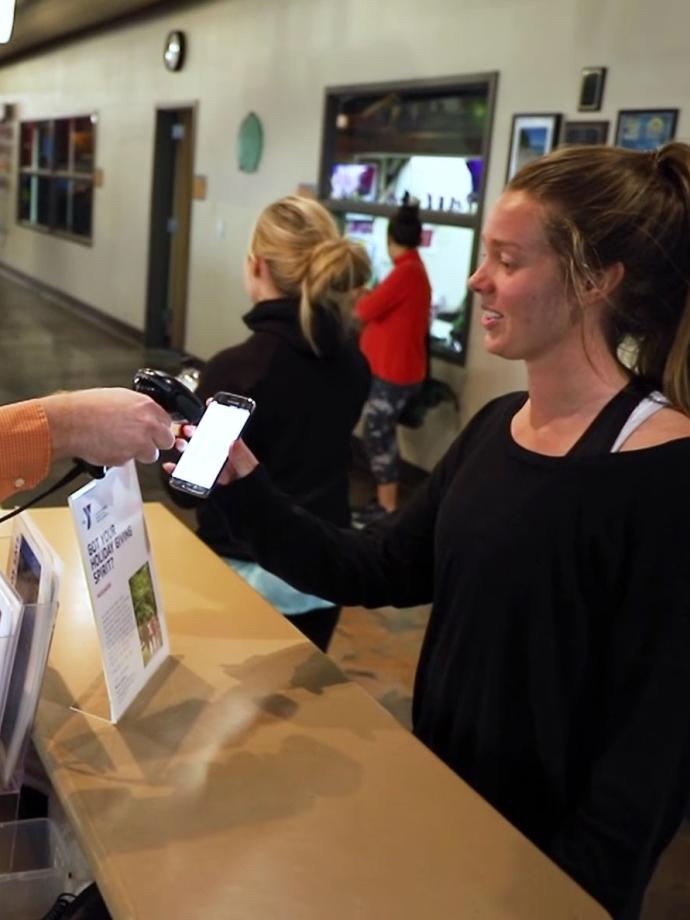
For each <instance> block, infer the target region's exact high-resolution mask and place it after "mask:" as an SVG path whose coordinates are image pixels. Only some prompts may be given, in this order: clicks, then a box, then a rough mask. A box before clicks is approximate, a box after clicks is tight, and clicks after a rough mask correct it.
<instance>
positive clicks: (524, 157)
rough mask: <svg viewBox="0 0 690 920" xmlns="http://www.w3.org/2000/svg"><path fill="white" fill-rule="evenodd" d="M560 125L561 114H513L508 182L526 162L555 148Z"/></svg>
mask: <svg viewBox="0 0 690 920" xmlns="http://www.w3.org/2000/svg"><path fill="white" fill-rule="evenodd" d="M560 127H561V116H560V115H554V114H549V115H513V127H512V130H511V132H510V150H509V151H508V171H507V173H506V182H509V181H510V179H512V177H513V176H514V175H515V173H516V172H517V171H518V170H519V169H520V168H521V167H522V166H524V165H525V164H526V163H529V162H530V161H531V160H536V159H537V157H541V156H544V154H545V153H549V151H551V150H553V148H554V147H555V146H556V141H557V140H558V132H559V130H560Z"/></svg>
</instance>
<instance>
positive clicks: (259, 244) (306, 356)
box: [197, 196, 370, 650]
mask: <svg viewBox="0 0 690 920" xmlns="http://www.w3.org/2000/svg"><path fill="white" fill-rule="evenodd" d="M369 275H370V266H369V261H368V258H367V255H366V252H365V250H364V249H363V248H362V247H361V246H359V245H356V244H353V243H351V242H349V241H347V240H345V239H343V238H342V237H341V235H340V234H339V232H338V229H337V227H336V225H335V222H334V221H333V218H332V217H331V215H330V214H329V213H328V212H327V211H326V210H325V209H324V208H323V207H322V206H321V205H320V204H319V203H318V202H316V201H313V200H311V199H308V198H301V197H297V196H289V197H287V198H283V199H281V200H280V201H277V202H275V203H274V204H271V205H269V206H268V207H267V208H266V209H265V210H264V211H263V212H262V214H261V215H260V217H259V219H258V220H257V222H256V226H255V227H254V230H253V232H252V236H251V240H250V244H249V252H248V254H247V258H246V262H245V270H244V279H245V288H246V291H247V294H248V295H249V298H250V300H251V301H252V302H253V304H254V306H253V307H252V309H251V310H250V311H249V312H248V313H247V314H246V316H244V322H245V324H246V325H247V326H248V327H249V329H250V331H251V334H250V336H249V338H248V339H247V340H246V341H245V342H243V343H242V344H240V345H236V346H233V347H231V348H226V349H224V350H223V351H221V352H219V353H218V354H217V355H215V357H213V358H211V360H210V361H209V362H208V363H207V364H206V366H205V367H204V369H203V371H202V374H201V378H200V381H199V388H198V393H199V395H200V396H201V397H202V398H203V399H206V398H208V397H209V396H213V394H214V393H216V392H217V391H219V390H228V391H231V392H236V393H241V394H243V395H245V396H251V397H252V398H253V399H254V400H255V401H256V411H255V412H254V414H253V416H252V418H251V420H250V422H249V424H248V425H247V427H246V429H245V437H246V441H247V443H248V444H249V445H251V447H252V449H254V450H256V451H257V452H258V453H260V455H261V456H262V457H263V458H264V462H265V463H266V466H267V468H268V469H269V470H270V471H271V475H272V476H273V477H274V479H275V481H276V483H277V484H278V485H279V486H280V487H281V488H282V489H284V490H285V492H286V493H287V494H288V495H290V496H291V497H292V498H293V499H294V500H295V501H296V502H297V503H298V504H300V505H301V506H303V507H304V508H306V509H308V510H310V511H312V512H313V513H314V514H317V515H319V516H320V517H322V518H324V519H326V520H328V521H332V522H333V523H334V524H341V525H347V524H348V523H349V503H348V475H347V471H348V467H349V463H350V436H351V432H352V429H353V428H354V426H355V424H356V422H357V419H358V418H359V415H360V412H361V410H362V406H363V404H364V401H365V399H366V395H367V392H368V388H369V372H368V369H367V365H366V361H365V360H364V358H363V357H362V356H361V355H360V353H359V350H358V348H357V343H356V339H355V337H354V335H353V333H352V331H351V329H350V318H351V313H352V307H353V304H354V299H355V292H356V290H357V289H358V288H361V287H362V286H364V285H365V284H366V282H367V280H368V278H369ZM228 492H229V490H228V489H224V488H222V487H221V488H217V489H216V490H215V491H214V492H213V493H212V494H211V496H210V497H209V498H208V499H206V501H204V502H202V503H201V504H199V505H198V507H197V518H198V524H199V526H198V534H199V536H200V537H201V538H202V539H203V540H204V541H205V542H206V543H207V544H208V545H209V546H211V548H212V549H214V550H215V551H216V552H217V553H219V554H220V555H222V556H224V557H226V558H227V559H228V561H229V563H230V564H231V565H232V566H233V567H234V568H235V569H236V571H238V572H239V574H240V575H242V576H243V577H244V578H245V579H246V580H247V581H248V582H249V583H250V584H252V585H253V587H255V588H256V589H257V590H258V591H259V593H261V594H263V595H264V597H266V598H267V600H269V601H270V602H271V603H272V604H273V605H274V606H276V607H277V608H278V609H280V610H281V611H282V612H283V613H284V614H286V615H287V616H289V617H290V620H291V622H292V623H293V624H294V625H295V626H297V627H298V628H299V629H300V630H301V631H302V632H303V633H304V634H305V635H307V636H308V638H310V639H311V640H312V641H313V642H314V643H315V644H316V645H318V646H319V647H320V648H322V649H324V650H325V649H326V647H327V645H328V642H329V640H330V638H331V635H332V633H333V631H334V629H335V626H336V623H337V620H338V614H339V610H340V608H339V607H336V606H334V605H333V604H332V603H330V602H329V601H325V600H323V599H322V598H320V597H315V596H313V595H310V594H304V593H302V592H300V591H296V590H295V589H293V588H291V587H290V586H289V585H287V584H286V583H285V582H283V581H281V580H280V579H279V578H276V577H275V576H273V575H271V574H270V573H268V572H266V571H265V570H264V569H262V568H261V567H260V566H259V565H257V564H256V563H255V561H254V558H253V555H252V552H251V550H250V549H249V547H247V546H246V545H245V544H243V543H242V542H241V541H239V540H238V539H237V538H236V536H235V535H234V533H233V531H232V528H231V527H230V524H229V521H228V516H227V504H228V501H229V500H230V498H229V495H228Z"/></svg>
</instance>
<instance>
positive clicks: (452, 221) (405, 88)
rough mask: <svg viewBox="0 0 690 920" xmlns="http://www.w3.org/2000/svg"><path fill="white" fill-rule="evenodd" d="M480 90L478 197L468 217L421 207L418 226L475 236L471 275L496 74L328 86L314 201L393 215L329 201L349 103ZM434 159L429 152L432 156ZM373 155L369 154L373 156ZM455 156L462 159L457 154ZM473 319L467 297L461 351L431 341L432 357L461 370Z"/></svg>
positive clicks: (334, 208)
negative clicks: (342, 120) (340, 120)
mask: <svg viewBox="0 0 690 920" xmlns="http://www.w3.org/2000/svg"><path fill="white" fill-rule="evenodd" d="M472 87H482V89H483V91H484V93H485V100H486V121H485V128H484V131H483V134H482V138H481V150H480V152H479V156H480V157H481V159H482V162H483V170H482V180H481V186H480V189H479V192H478V196H477V207H476V209H475V210H474V211H473V212H472V213H456V212H452V211H439V210H430V209H425V208H420V210H419V217H420V220H421V221H422V224H433V225H437V226H454V227H461V228H467V229H470V230H472V231H473V234H474V238H473V242H472V247H471V255H470V263H469V270H470V274H471V272H472V271H473V270H474V268H475V267H476V264H477V256H478V253H479V247H480V229H481V226H482V219H483V212H484V203H485V199H486V187H487V178H488V172H489V157H490V151H491V134H492V129H493V122H494V116H495V110H496V93H497V88H498V73H497V72H495V71H489V72H486V73H476V74H466V75H465V74H463V75H458V76H451V77H442V78H438V79H433V78H432V79H423V80H396V81H389V82H385V83H367V84H364V83H359V84H354V85H348V86H332V87H327V88H326V90H325V97H324V108H323V120H322V137H321V162H320V169H319V180H318V190H317V196H318V199H319V201H320V202H321V203H322V204H323V205H324V206H325V207H326V208H328V210H329V211H331V212H332V213H333V215H334V216H335V217H336V218H338V217H341V216H342V217H343V218H344V216H345V213H352V212H356V213H357V214H363V215H371V216H373V217H385V218H390V217H391V216H392V215H393V214H394V213H395V211H396V210H397V205H390V204H384V203H379V202H363V201H357V202H355V201H352V200H349V199H340V198H331V197H329V186H330V175H331V168H332V166H333V165H334V163H335V162H336V135H337V125H336V122H337V117H338V114H339V113H340V112H341V111H342V106H343V104H345V103H349V102H352V101H353V100H356V99H361V98H362V97H369V96H375V95H379V94H380V95H382V96H383V95H385V94H393V93H394V94H397V95H399V96H401V97H403V98H424V97H433V96H434V95H437V94H439V95H452V94H453V93H457V94H458V95H462V94H463V93H466V92H467V90H468V89H469V88H472ZM430 153H431V154H432V155H433V151H430ZM372 156H373V154H372ZM458 156H461V154H460V153H458ZM471 319H472V297H471V295H470V294H469V293H468V294H467V295H466V298H465V304H464V325H463V333H462V338H461V339H460V345H461V351H460V352H455V351H453V350H452V349H451V348H448V347H447V346H445V345H443V344H442V343H440V342H435V341H433V340H430V346H429V351H430V354H431V356H432V357H434V358H442V359H443V360H445V361H448V362H450V363H452V364H458V365H461V366H463V365H465V364H466V361H467V347H468V342H469V329H470V323H471Z"/></svg>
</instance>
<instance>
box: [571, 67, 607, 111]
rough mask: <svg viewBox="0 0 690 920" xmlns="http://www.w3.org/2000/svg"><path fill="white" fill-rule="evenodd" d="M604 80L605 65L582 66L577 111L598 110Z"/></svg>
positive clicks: (602, 94)
mask: <svg viewBox="0 0 690 920" xmlns="http://www.w3.org/2000/svg"><path fill="white" fill-rule="evenodd" d="M605 82H606V68H605V67H583V68H582V77H581V80H580V98H579V99H578V102H577V110H578V112H598V111H600V109H601V100H602V99H603V97H604V83H605Z"/></svg>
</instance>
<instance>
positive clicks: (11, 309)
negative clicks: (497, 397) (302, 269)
mask: <svg viewBox="0 0 690 920" xmlns="http://www.w3.org/2000/svg"><path fill="white" fill-rule="evenodd" d="M0 304H2V308H1V312H0V315H1V316H2V320H1V322H2V329H3V334H2V337H1V340H0V403H5V402H12V401H15V400H18V399H22V398H26V397H29V396H34V395H39V394H41V393H47V392H50V391H52V390H55V389H60V388H63V389H76V388H80V387H89V386H104V385H106V386H129V385H130V384H131V379H132V375H133V373H134V372H135V371H136V370H137V368H139V367H141V366H153V367H160V368H163V369H175V368H176V367H177V365H178V364H179V357H180V356H179V355H177V354H174V353H171V352H161V351H158V352H151V351H147V350H146V349H145V348H144V347H143V346H140V345H136V344H132V343H131V342H128V341H126V340H125V339H123V338H122V337H119V336H115V335H113V334H111V333H109V332H106V331H104V330H103V329H100V328H98V327H96V326H94V325H92V324H90V323H87V322H85V321H84V320H83V319H80V318H78V317H76V316H75V315H74V314H73V313H71V312H70V311H69V310H66V309H65V308H63V307H62V306H60V304H59V303H57V302H54V301H52V300H50V299H46V298H44V297H41V296H38V295H36V294H35V293H33V292H32V291H30V290H29V289H28V288H26V287H24V286H21V285H18V284H16V283H15V282H13V281H11V280H9V279H7V278H5V277H3V276H2V274H0ZM68 466H69V464H67V463H66V464H63V465H62V466H61V468H60V469H56V470H54V471H53V474H52V476H51V479H50V480H49V482H51V481H56V480H57V478H59V476H61V475H62V474H63V473H64V472H65V471H66V469H67V468H68ZM139 470H140V480H141V485H142V493H143V495H144V498H145V499H146V500H148V501H162V502H164V503H165V504H166V505H167V506H168V507H170V508H171V510H173V511H174V512H175V513H176V514H177V515H178V516H180V517H182V519H183V520H185V522H186V523H189V524H190V525H191V524H192V521H191V519H190V515H189V514H188V513H187V512H183V511H181V510H180V509H179V508H177V507H176V506H173V505H171V503H170V502H169V500H168V498H167V495H166V493H165V491H164V489H163V487H162V485H161V481H160V478H159V474H158V472H157V470H156V469H155V468H154V467H145V466H140V467H139ZM44 487H45V486H44ZM74 488H75V485H71V486H69V487H68V489H63V490H62V491H61V492H58V493H56V494H55V495H53V496H51V497H50V498H49V499H48V500H46V502H45V504H62V503H64V502H65V499H66V495H67V493H68V492H69V491H71V490H73V489H74ZM368 488H369V484H368V483H367V482H366V480H365V479H363V477H362V475H361V474H358V473H354V474H353V494H354V495H355V497H356V499H357V500H358V501H360V500H361V499H362V498H363V497H368V495H367V494H366V492H367V489H368ZM30 494H31V493H30ZM30 494H29V495H30ZM26 497H28V496H27V494H25V495H24V496H22V498H23V499H24V498H26ZM428 612H429V611H428V608H426V607H418V608H413V609H411V610H405V611H398V610H395V609H393V608H390V607H386V608H382V609H379V610H373V611H367V610H364V609H362V608H356V607H355V608H348V609H346V610H344V611H343V615H342V617H341V621H340V624H339V626H338V630H337V632H336V635H335V637H334V639H333V642H332V645H331V649H330V654H331V656H332V657H333V658H334V659H335V661H336V662H337V663H338V664H339V665H340V667H341V668H342V670H343V671H345V673H346V674H347V675H348V676H350V677H351V678H352V679H353V680H356V681H357V682H359V683H361V685H362V686H363V687H364V688H365V690H367V691H368V692H369V693H371V694H372V695H373V696H374V697H376V698H377V699H378V700H379V701H380V703H381V704H382V705H383V706H385V707H386V708H387V709H388V710H389V711H390V712H392V713H393V715H394V716H395V717H396V718H398V719H399V720H400V721H401V722H402V723H403V724H405V725H407V726H409V724H410V704H411V688H412V680H413V675H414V669H415V664H416V660H417V655H418V650H419V646H420V643H421V639H422V635H423V632H424V628H425V624H426V620H427V617H428ZM554 920H558V918H554ZM643 920H690V825H689V824H688V822H685V824H684V826H683V827H682V828H681V830H680V831H679V833H678V835H677V836H676V838H675V840H674V841H673V843H672V845H671V846H670V847H669V849H668V851H667V852H666V854H665V855H664V857H663V859H662V860H661V862H660V864H659V867H658V869H657V872H656V874H655V876H654V879H653V881H652V884H651V885H650V889H649V892H648V897H647V902H646V906H645V910H644V913H643Z"/></svg>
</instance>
